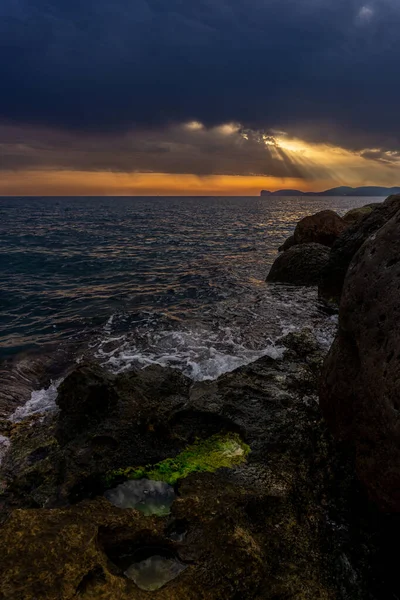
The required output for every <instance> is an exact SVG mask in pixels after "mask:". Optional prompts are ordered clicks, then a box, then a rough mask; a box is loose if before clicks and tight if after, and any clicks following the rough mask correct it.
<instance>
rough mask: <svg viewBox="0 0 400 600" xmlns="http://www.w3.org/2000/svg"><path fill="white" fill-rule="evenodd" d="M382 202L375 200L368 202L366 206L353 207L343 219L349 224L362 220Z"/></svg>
mask: <svg viewBox="0 0 400 600" xmlns="http://www.w3.org/2000/svg"><path fill="white" fill-rule="evenodd" d="M380 205H381V203H380V202H374V203H372V204H366V205H365V206H360V207H359V208H353V209H352V210H349V211H348V212H347V213H346V214H345V215H344V217H343V221H345V223H347V224H348V225H353V224H354V223H357V222H358V221H361V219H363V218H364V217H365V216H366V215H370V214H371V213H372V211H373V210H375V208H377V207H378V206H380Z"/></svg>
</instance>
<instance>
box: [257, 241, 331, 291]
mask: <svg viewBox="0 0 400 600" xmlns="http://www.w3.org/2000/svg"><path fill="white" fill-rule="evenodd" d="M328 259H329V250H328V248H326V246H322V245H321V244H300V245H298V246H293V247H292V248H290V249H289V250H287V251H286V252H284V253H283V254H280V255H279V256H278V258H277V259H276V261H275V262H274V264H273V265H272V267H271V270H270V272H269V274H268V277H267V281H271V282H279V283H289V284H293V285H317V284H318V282H319V280H320V277H321V273H322V270H323V268H324V267H325V266H326V263H327V262H328Z"/></svg>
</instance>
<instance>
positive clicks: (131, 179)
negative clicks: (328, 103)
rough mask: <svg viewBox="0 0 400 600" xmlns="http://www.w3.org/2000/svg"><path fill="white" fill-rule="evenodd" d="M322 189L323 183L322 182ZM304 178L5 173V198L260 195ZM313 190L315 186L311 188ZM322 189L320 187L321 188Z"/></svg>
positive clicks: (0, 189)
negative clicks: (263, 190)
mask: <svg viewBox="0 0 400 600" xmlns="http://www.w3.org/2000/svg"><path fill="white" fill-rule="evenodd" d="M318 183H319V186H320V185H321V182H318ZM304 184H305V182H304V180H302V179H295V178H285V179H280V178H277V177H262V176H242V175H207V176H204V177H199V176H197V175H186V174H185V175H174V174H170V173H116V172H106V171H100V172H99V171H93V172H92V171H90V172H88V171H55V170H52V171H18V172H17V171H3V173H2V174H1V178H0V195H2V196H159V195H160V196H258V195H259V194H260V191H261V190H262V189H268V190H271V191H274V190H278V189H280V188H295V189H304V186H305V185H304ZM307 187H308V188H309V189H310V191H312V187H311V188H310V186H307ZM318 189H320V187H319V188H318Z"/></svg>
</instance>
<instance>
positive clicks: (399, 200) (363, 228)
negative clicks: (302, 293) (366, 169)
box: [318, 195, 400, 305]
mask: <svg viewBox="0 0 400 600" xmlns="http://www.w3.org/2000/svg"><path fill="white" fill-rule="evenodd" d="M398 210H400V195H396V196H389V198H387V199H386V200H385V202H383V203H382V204H380V205H379V206H378V207H377V208H375V210H373V211H372V212H371V213H370V214H369V215H367V216H366V217H364V218H363V219H361V221H356V223H354V225H351V226H350V227H348V229H346V230H345V231H344V232H343V233H342V234H341V236H340V237H339V238H338V240H337V241H336V242H335V244H334V245H333V247H332V250H331V253H330V256H329V261H328V263H327V265H326V267H325V268H324V270H323V273H322V278H321V282H320V285H319V290H318V291H319V296H320V298H321V300H324V301H325V302H326V303H327V304H336V305H337V304H338V303H339V301H340V296H341V293H342V288H343V282H344V278H345V277H346V273H347V269H348V268H349V265H350V262H351V260H352V258H353V256H354V255H355V254H356V252H357V251H358V250H359V249H360V248H361V246H362V245H363V243H364V242H365V241H366V240H367V239H368V238H369V237H370V236H371V235H373V234H374V233H376V232H377V231H378V229H380V228H381V227H383V225H385V223H387V222H388V221H389V220H390V219H391V218H392V217H393V216H394V215H395V214H396V213H397V211H398Z"/></svg>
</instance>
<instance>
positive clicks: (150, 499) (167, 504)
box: [104, 479, 175, 517]
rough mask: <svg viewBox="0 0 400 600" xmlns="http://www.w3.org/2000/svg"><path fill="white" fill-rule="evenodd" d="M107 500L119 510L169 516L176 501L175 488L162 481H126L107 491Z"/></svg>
mask: <svg viewBox="0 0 400 600" xmlns="http://www.w3.org/2000/svg"><path fill="white" fill-rule="evenodd" d="M104 496H105V498H106V499H107V500H108V501H109V502H111V504H113V505H114V506H117V507H118V508H135V509H136V510H139V511H140V512H142V513H143V514H144V515H147V516H149V515H158V516H159V517H165V516H166V515H169V513H170V509H171V506H172V504H173V502H174V500H175V492H174V488H173V487H172V486H171V485H168V484H167V483H164V482H162V481H151V480H149V479H140V480H138V481H126V482H125V483H122V484H121V485H119V486H117V487H116V488H115V489H112V490H107V491H106V492H105V494H104Z"/></svg>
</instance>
